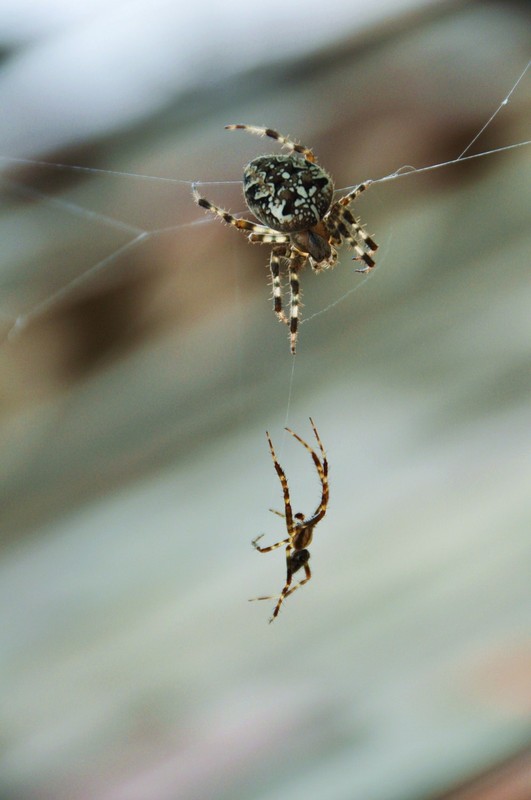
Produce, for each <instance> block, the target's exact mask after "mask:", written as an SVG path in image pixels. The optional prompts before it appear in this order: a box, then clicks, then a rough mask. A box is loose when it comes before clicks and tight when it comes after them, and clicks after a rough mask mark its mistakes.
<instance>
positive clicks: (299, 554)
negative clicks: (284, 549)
mask: <svg viewBox="0 0 531 800" xmlns="http://www.w3.org/2000/svg"><path fill="white" fill-rule="evenodd" d="M309 560H310V551H309V550H294V551H293V552H292V554H291V556H290V558H289V565H290V568H291V574H292V575H293V574H294V573H295V572H297V571H298V570H299V569H301V567H304V565H305V564H307V563H308V561H309Z"/></svg>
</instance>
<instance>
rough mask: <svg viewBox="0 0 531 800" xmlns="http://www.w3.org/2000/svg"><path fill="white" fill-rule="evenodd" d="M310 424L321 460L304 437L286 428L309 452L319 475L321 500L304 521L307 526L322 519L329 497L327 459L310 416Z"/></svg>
mask: <svg viewBox="0 0 531 800" xmlns="http://www.w3.org/2000/svg"><path fill="white" fill-rule="evenodd" d="M310 424H311V426H312V429H313V432H314V435H315V438H316V439H317V444H318V445H319V449H320V451H321V457H322V459H323V460H322V462H321V461H320V459H319V457H318V455H317V453H316V452H315V450H313V448H311V447H310V445H309V444H308V443H307V442H305V441H304V439H302V438H301V437H300V436H299V435H298V434H297V433H295V432H294V431H292V430H291V428H286V430H287V431H288V433H291V435H292V436H293V437H294V438H295V439H297V441H298V442H300V443H301V444H302V445H303V447H305V448H306V450H307V451H308V452H309V453H310V455H311V457H312V459H313V463H314V464H315V468H316V470H317V474H318V475H319V480H320V481H321V500H320V502H319V505H318V506H317V508H316V509H315V511H314V513H313V515H312V516H311V517H310V518H309V519H307V520H306V521H305V522H306V524H307V525H308V526H312V527H313V526H314V525H317V523H318V522H320V521H321V520H322V518H323V517H324V515H325V513H326V509H327V507H328V501H329V497H330V491H329V486H328V460H327V458H326V453H325V449H324V447H323V443H322V441H321V439H320V437H319V434H318V432H317V428H316V427H315V423H314V421H313V419H312V418H311V417H310Z"/></svg>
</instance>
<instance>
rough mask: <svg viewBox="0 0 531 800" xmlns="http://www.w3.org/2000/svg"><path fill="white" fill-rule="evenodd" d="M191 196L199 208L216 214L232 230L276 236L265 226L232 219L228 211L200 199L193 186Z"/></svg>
mask: <svg viewBox="0 0 531 800" xmlns="http://www.w3.org/2000/svg"><path fill="white" fill-rule="evenodd" d="M193 195H194V200H195V202H196V203H197V205H198V206H201V208H205V209H206V210H207V211H210V212H212V214H216V216H218V217H221V219H222V220H223V222H225V223H226V224H227V225H232V226H233V227H234V228H238V230H241V231H250V232H251V233H252V234H254V235H255V236H271V235H273V236H275V235H276V234H275V231H274V230H272V229H271V228H268V227H267V226H266V225H258V224H257V223H256V222H251V221H250V220H248V219H239V218H238V217H233V215H232V214H229V212H228V211H225V209H224V208H220V207H219V206H216V205H214V203H211V202H210V200H207V199H206V198H205V197H201V195H200V194H199V192H198V191H197V189H196V188H195V186H194V187H193ZM256 241H258V240H256Z"/></svg>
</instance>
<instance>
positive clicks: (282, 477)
mask: <svg viewBox="0 0 531 800" xmlns="http://www.w3.org/2000/svg"><path fill="white" fill-rule="evenodd" d="M266 436H267V441H268V442H269V449H270V451H271V457H272V459H273V464H274V465H275V470H276V473H277V475H278V478H279V480H280V485H281V486H282V492H283V494H284V508H285V511H286V527H287V530H288V535H289V536H291V534H292V532H293V511H292V510H291V499H290V496H289V488H288V479H287V478H286V475H285V473H284V470H283V469H282V467H281V466H280V464H279V463H278V460H277V456H276V453H275V448H274V447H273V442H272V441H271V437H270V436H269V433H267V432H266Z"/></svg>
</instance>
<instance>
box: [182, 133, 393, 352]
mask: <svg viewBox="0 0 531 800" xmlns="http://www.w3.org/2000/svg"><path fill="white" fill-rule="evenodd" d="M225 127H226V129H227V130H231V131H233V130H238V129H239V130H246V131H249V133H255V134H257V135H258V136H270V137H271V138H272V139H276V140H277V141H279V142H280V143H281V145H282V146H283V147H286V148H287V149H288V150H289V154H288V155H278V156H274V155H272V156H259V157H258V158H255V159H253V161H251V162H250V163H249V164H247V166H246V167H245V170H244V173H243V191H244V195H245V200H246V203H247V205H248V207H249V209H250V211H252V213H253V214H254V215H255V216H256V218H257V219H258V221H259V222H260V223H261V224H257V223H255V222H250V221H249V220H246V219H239V218H237V217H233V216H232V214H229V213H228V211H225V210H224V209H223V208H219V207H218V206H215V205H214V204H213V203H211V202H210V201H209V200H206V199H205V198H204V197H201V196H200V195H199V193H198V191H197V189H196V187H195V186H194V187H193V193H194V199H195V201H196V203H197V204H198V205H200V206H202V207H203V208H206V209H207V210H208V211H211V212H212V213H213V214H217V216H219V217H221V219H222V220H223V221H224V222H226V223H227V225H232V226H234V227H235V228H238V229H239V230H241V231H249V241H250V242H253V243H254V242H261V243H263V244H271V245H273V248H272V251H271V259H270V269H271V280H272V285H273V303H274V306H273V308H274V311H275V314H276V315H277V317H278V319H279V320H280V321H281V322H284V323H285V324H286V325H288V326H289V329H290V344H291V352H292V353H295V349H296V346H297V329H298V324H299V306H300V288H299V272H300V271H301V269H302V268H303V267H304V265H305V264H306V262H307V261H309V262H310V265H311V266H312V268H313V269H314V270H315V272H321V270H323V269H328V268H329V267H333V266H334V265H335V263H336V261H337V248H338V247H339V246H340V245H341V244H342V243H343V242H346V243H347V244H348V245H349V246H350V247H352V248H354V250H355V251H356V255H355V256H354V259H353V260H355V261H361V262H362V263H363V266H362V267H361V268H360V269H358V270H356V272H368V271H369V270H371V269H372V268H373V267H374V266H375V264H374V261H373V259H372V256H373V254H374V253H375V251H376V250H377V249H378V245H377V244H376V243H375V242H374V241H373V239H371V237H370V236H369V235H368V233H367V232H366V231H365V229H364V227H363V226H362V225H361V223H360V221H359V219H356V218H355V217H354V216H353V215H352V213H351V211H350V209H349V206H350V204H351V203H353V202H354V200H356V198H357V197H359V195H360V194H361V193H362V192H364V191H365V189H366V188H367V187H368V186H369V185H370V184H371V183H372V181H365V182H364V183H360V185H359V186H357V187H356V188H355V189H354V190H353V191H352V192H349V193H348V194H346V195H344V197H340V198H339V199H338V200H336V202H335V203H333V204H332V197H333V195H334V183H333V181H332V178H331V177H330V175H329V174H328V173H327V172H325V171H324V169H322V167H320V166H319V165H318V164H316V159H315V155H314V154H313V152H312V151H311V150H310V149H308V148H307V147H304V145H302V144H297V143H296V142H293V141H291V139H289V138H288V137H286V136H282V135H281V134H280V133H277V131H273V130H271V128H258V127H256V126H254V125H226V126H225ZM281 267H284V268H285V269H287V273H288V277H289V283H290V288H291V302H290V312H289V319H288V317H287V316H286V314H285V312H284V310H283V308H282V286H281V279H280V270H281Z"/></svg>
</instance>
